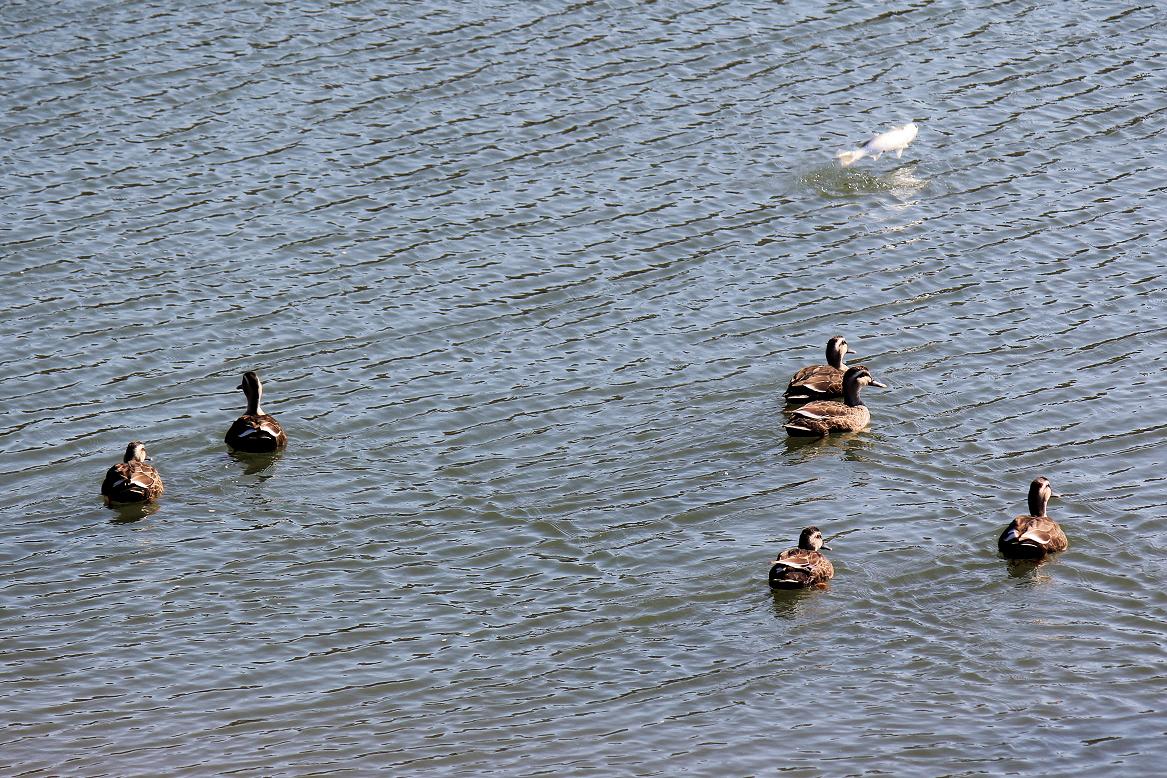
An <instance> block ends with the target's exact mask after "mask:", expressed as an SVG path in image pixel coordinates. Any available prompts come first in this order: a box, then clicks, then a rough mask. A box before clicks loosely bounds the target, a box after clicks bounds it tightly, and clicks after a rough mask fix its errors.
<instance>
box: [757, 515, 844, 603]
mask: <svg viewBox="0 0 1167 778" xmlns="http://www.w3.org/2000/svg"><path fill="white" fill-rule="evenodd" d="M823 548H825V549H826V550H827V551H830V550H831V549H830V547H829V546H824V545H823V533H822V532H821V531H819V528H818V527H807V528H806V529H804V530H803V531H802V534H800V535H799V536H798V545H797V546H795V547H794V548H788V549H786V550H785V551H783V552H782V553H781V554H779V555H778V558H777V559H775V560H774V561H773V562H771V563H770V586H771V587H772V588H774V589H805V588H806V587H808V586H821V585H823V584H825V583H826V582H827V581H829V580H831V579H832V578H834V577H835V567H834V565H832V564H831V560H829V559H827V558H826V557H825V556H823V554H822V552H821V551H820V550H819V549H823Z"/></svg>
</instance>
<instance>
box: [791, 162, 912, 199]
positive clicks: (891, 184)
mask: <svg viewBox="0 0 1167 778" xmlns="http://www.w3.org/2000/svg"><path fill="white" fill-rule="evenodd" d="M915 172H916V163H914V162H913V163H910V164H907V165H901V166H900V167H897V168H894V169H892V170H889V171H886V172H883V173H873V172H870V171H868V170H862V169H856V168H842V167H839V166H838V165H820V166H818V167H814V168H811V169H809V170H806V171H804V172H803V173H801V174H799V176H798V183H799V184H801V185H802V186H804V187H806V188H808V189H812V190H814V191H815V192H817V193H818V194H820V195H822V196H823V197H850V196H853V195H860V194H867V193H872V192H888V193H890V194H892V195H894V196H896V197H897V198H900V199H903V198H905V197H908V196H910V195H913V194H915V193H916V192H918V191H920V190H921V189H923V188H924V187H926V186H928V183H929V181H928V179H926V178H917V177H916V175H915Z"/></svg>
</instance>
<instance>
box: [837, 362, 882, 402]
mask: <svg viewBox="0 0 1167 778" xmlns="http://www.w3.org/2000/svg"><path fill="white" fill-rule="evenodd" d="M865 386H878V387H879V388H881V389H886V388H887V384H883V383H880V382H879V381H876V380H875V378H873V377H872V375H871V372H870V371H868V369H867V368H866V367H865V366H863V365H855V366H854V367H849V368H847V372H846V373H843V402H845V403H847V405H850V406H852V407H854V406H856V405H862V404H863V401H862V400H860V399H859V390H860V389H862V388H863V387H865Z"/></svg>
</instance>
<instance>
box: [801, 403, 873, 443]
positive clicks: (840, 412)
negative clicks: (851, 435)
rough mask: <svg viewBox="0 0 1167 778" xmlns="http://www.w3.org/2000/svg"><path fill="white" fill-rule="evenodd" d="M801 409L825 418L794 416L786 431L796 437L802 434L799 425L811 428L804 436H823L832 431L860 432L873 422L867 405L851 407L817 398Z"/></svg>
mask: <svg viewBox="0 0 1167 778" xmlns="http://www.w3.org/2000/svg"><path fill="white" fill-rule="evenodd" d="M799 410H800V411H802V412H803V413H813V414H814V415H815V416H822V417H823V418H821V419H812V418H809V417H806V416H802V415H801V414H800V415H796V416H793V417H792V418H791V419H790V423H789V424H787V425H786V431H787V432H789V433H790V434H791V435H794V436H796V437H798V436H799V434H800V431H799V429H798V428H799V427H804V428H806V429H807V430H809V432H802V433H801V436H802V437H807V436H814V435H818V436H820V437H821V436H823V435H828V434H830V433H832V432H858V431H859V430H861V429H863V428H864V427H866V426H867V425H868V424H869V423H870V422H871V411H869V410H867V406H866V405H857V406H855V407H851V406H849V405H847V404H845V403H841V402H838V401H837V400H817V401H815V402H812V403H807V404H806V405H804V406H802V408H800V409H799ZM791 427H793V428H794V431H792V430H791Z"/></svg>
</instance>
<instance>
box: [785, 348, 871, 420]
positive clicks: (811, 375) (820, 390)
mask: <svg viewBox="0 0 1167 778" xmlns="http://www.w3.org/2000/svg"><path fill="white" fill-rule="evenodd" d="M854 353H855V352H854V351H852V350H851V347H850V346H848V345H847V340H846V338H844V337H843V336H841V335H836V336H835V337H833V338H831V339H830V340H828V341H827V364H825V365H809V366H807V367H804V368H802V369H801V370H799V371H798V372H797V373H795V374H794V377H793V378H791V379H790V385H789V386H787V387H786V391H785V392H784V393H783V395H782V396H783V397H785V398H786V402H788V403H801V402H808V401H810V400H829V399H830V398H832V397H840V396H842V394H843V373H845V372H846V371H847V366H846V365H845V364H843V359H844V358H846V356H847V355H848V354H854Z"/></svg>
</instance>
